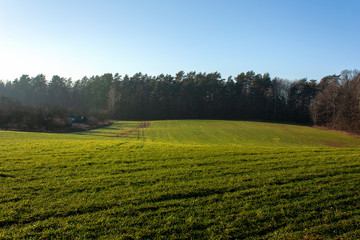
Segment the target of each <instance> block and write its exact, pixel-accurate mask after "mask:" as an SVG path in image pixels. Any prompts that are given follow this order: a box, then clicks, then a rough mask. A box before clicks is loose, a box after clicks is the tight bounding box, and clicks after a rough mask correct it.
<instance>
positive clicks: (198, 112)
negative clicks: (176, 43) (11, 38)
mask: <svg viewBox="0 0 360 240" xmlns="http://www.w3.org/2000/svg"><path fill="white" fill-rule="evenodd" d="M73 114H78V115H82V116H85V115H86V116H88V119H89V120H90V122H94V123H95V122H98V121H104V120H105V119H113V120H161V119H223V120H227V119H228V120H256V121H272V122H288V123H298V124H315V125H319V126H324V127H328V128H332V129H337V130H343V131H348V132H354V133H359V132H360V72H359V71H358V70H344V71H342V72H341V74H339V75H331V76H325V77H324V78H322V79H321V80H320V81H319V82H317V81H316V80H307V79H299V80H294V81H290V80H287V79H281V78H273V79H272V78H271V77H270V74H268V73H265V74H256V73H255V72H254V71H248V72H246V73H245V72H242V73H240V74H238V75H237V76H236V77H232V76H230V77H228V78H227V79H224V78H222V77H221V74H220V73H218V72H213V73H202V72H188V73H185V72H183V71H180V72H178V73H177V74H175V76H172V75H169V74H167V75H164V74H160V75H158V76H151V75H147V74H142V73H136V74H134V75H133V76H129V75H125V76H121V75H119V74H114V75H113V74H110V73H106V74H103V75H101V76H98V75H97V76H92V77H90V78H89V77H83V78H82V79H81V80H76V81H73V80H72V79H71V78H70V79H69V78H64V77H60V76H58V75H55V76H53V77H52V78H51V79H50V80H48V79H46V77H45V76H44V75H43V74H39V75H37V76H35V77H30V76H28V75H22V76H21V77H20V78H18V79H15V80H13V81H7V82H5V81H0V128H3V129H22V130H37V131H41V130H55V129H61V128H63V127H64V126H68V124H69V123H68V120H67V119H68V118H69V117H70V116H71V115H73Z"/></svg>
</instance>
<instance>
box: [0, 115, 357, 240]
mask: <svg viewBox="0 0 360 240" xmlns="http://www.w3.org/2000/svg"><path fill="white" fill-rule="evenodd" d="M0 141H1V142H0V190H1V191H0V239H21V238H24V239H49V238H61V239H95V238H96V239H97V238H100V239H359V238H360V151H359V147H360V138H355V137H352V136H349V135H344V134H340V133H336V132H332V131H325V130H319V129H315V128H310V127H305V126H297V125H286V124H275V123H259V122H244V121H210V120H181V121H180V120H178V121H152V122H149V123H142V122H117V123H115V124H113V125H111V126H108V127H106V128H102V129H97V130H92V131H88V132H78V133H71V134H64V133H62V134H50V133H25V132H10V131H0Z"/></svg>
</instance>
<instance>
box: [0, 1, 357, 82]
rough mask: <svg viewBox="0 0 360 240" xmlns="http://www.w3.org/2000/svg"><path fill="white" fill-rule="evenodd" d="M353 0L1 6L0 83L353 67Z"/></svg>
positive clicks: (306, 73)
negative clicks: (41, 76)
mask: <svg viewBox="0 0 360 240" xmlns="http://www.w3.org/2000/svg"><path fill="white" fill-rule="evenodd" d="M359 29H360V1H358V0H333V1H332V0H327V1H325V0H290V1H289V0H61V1H59V0H0V80H3V81H6V80H11V81H12V80H14V79H15V78H19V77H20V76H21V75H23V74H28V75H30V76H36V75H38V74H40V73H42V74H44V75H45V76H46V78H47V79H48V80H50V79H51V77H52V76H53V75H60V76H61V77H66V78H72V79H73V80H77V79H81V78H82V77H84V76H88V77H90V76H92V75H102V74H104V73H114V74H115V73H119V74H121V75H125V74H129V75H133V74H135V73H137V72H142V73H144V74H145V73H146V74H149V75H158V74H161V73H164V74H172V75H174V74H176V73H177V72H179V71H185V72H189V71H196V72H207V73H210V72H215V71H217V72H220V73H221V75H222V77H223V78H225V79H226V78H227V77H229V76H234V77H235V76H236V75H237V74H239V73H241V72H247V71H250V70H253V71H255V72H256V73H261V74H264V73H270V76H271V77H272V78H274V77H280V78H285V79H289V80H296V79H301V78H307V79H309V80H310V79H315V80H320V79H321V78H322V77H324V76H326V75H332V74H339V73H340V72H341V71H342V70H345V69H351V70H352V69H359V68H360V57H359V54H360V30H359Z"/></svg>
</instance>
